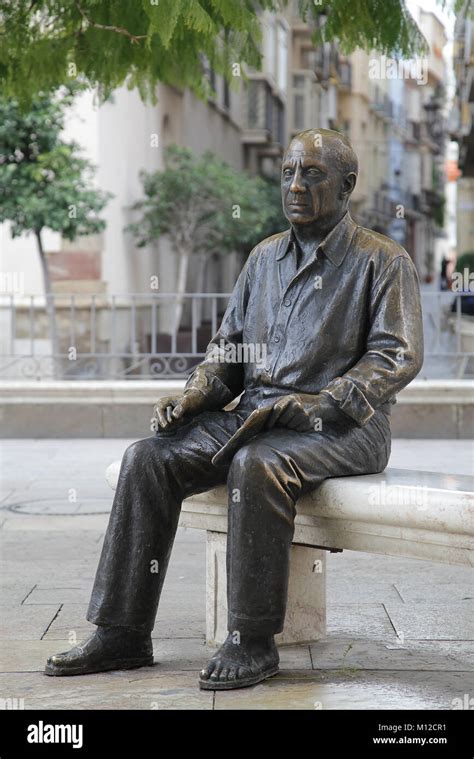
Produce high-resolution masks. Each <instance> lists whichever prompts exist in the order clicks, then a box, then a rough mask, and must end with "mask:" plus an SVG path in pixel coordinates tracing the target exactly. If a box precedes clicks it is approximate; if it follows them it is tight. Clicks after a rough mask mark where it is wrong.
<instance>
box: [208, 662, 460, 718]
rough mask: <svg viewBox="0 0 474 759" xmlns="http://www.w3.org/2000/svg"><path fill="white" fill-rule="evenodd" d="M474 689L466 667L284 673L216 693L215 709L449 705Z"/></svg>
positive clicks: (424, 706)
mask: <svg viewBox="0 0 474 759" xmlns="http://www.w3.org/2000/svg"><path fill="white" fill-rule="evenodd" d="M470 689H472V675H471V674H470V673H463V672H461V673H453V672H418V671H417V672H399V671H393V672H392V671H390V670H387V671H384V672H371V671H368V670H363V671H360V672H355V673H351V674H338V673H336V672H319V673H307V672H301V673H296V672H284V673H280V674H278V675H277V676H276V677H273V678H271V679H270V680H268V681H267V682H266V683H264V684H260V685H257V686H255V687H254V688H249V689H245V691H244V690H240V691H231V692H227V693H222V692H221V693H219V692H216V698H215V705H214V708H215V709H304V710H316V711H319V710H325V709H374V708H377V709H443V710H445V709H451V708H452V702H453V699H455V698H462V697H463V695H464V694H465V693H469V692H470ZM315 719H317V717H316V716H315Z"/></svg>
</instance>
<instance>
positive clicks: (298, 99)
mask: <svg viewBox="0 0 474 759" xmlns="http://www.w3.org/2000/svg"><path fill="white" fill-rule="evenodd" d="M293 126H294V129H304V128H305V123H304V95H300V94H299V93H295V96H294V99H293Z"/></svg>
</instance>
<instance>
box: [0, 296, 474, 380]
mask: <svg viewBox="0 0 474 759" xmlns="http://www.w3.org/2000/svg"><path fill="white" fill-rule="evenodd" d="M468 295H469V293H452V292H430V291H424V292H423V293H422V301H423V323H424V336H425V363H424V367H423V370H422V372H421V374H420V376H426V377H439V378H449V377H464V376H472V369H473V368H474V367H472V366H471V367H470V363H471V365H472V364H473V363H474V361H472V362H470V360H471V359H474V316H468V315H465V314H463V308H462V305H461V303H462V299H463V298H465V297H467V296H468ZM50 297H51V299H52V301H53V302H54V306H55V313H56V326H57V334H58V341H57V345H56V348H55V350H52V341H51V338H50V335H49V324H48V318H47V309H46V299H45V297H44V296H34V295H31V296H19V295H8V296H0V379H12V378H17V379H36V380H40V379H47V378H56V379H120V378H122V379H135V380H137V379H150V378H155V379H160V378H166V379H177V378H183V377H186V376H187V375H188V374H189V373H190V372H191V371H192V369H193V368H194V367H195V366H196V365H197V364H198V363H199V362H200V361H201V360H202V358H203V356H204V354H205V350H206V346H207V344H208V342H209V340H210V339H211V337H212V336H213V335H214V334H215V333H216V331H217V329H218V326H219V323H220V319H221V317H222V314H223V312H224V310H225V307H226V304H227V301H228V298H229V294H227V293H192V294H191V293H188V294H186V295H184V296H183V303H184V308H183V314H184V316H183V320H182V323H183V325H184V326H182V327H181V329H180V330H179V332H176V331H175V330H173V329H172V328H170V324H173V322H174V316H175V309H176V305H177V301H178V297H179V296H177V295H176V294H158V293H151V294H132V295H105V294H95V295H78V294H76V295H62V294H55V295H53V296H50ZM471 297H472V296H471ZM453 303H454V304H455V307H454V311H451V306H452V304H453Z"/></svg>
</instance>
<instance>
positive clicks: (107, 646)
mask: <svg viewBox="0 0 474 759" xmlns="http://www.w3.org/2000/svg"><path fill="white" fill-rule="evenodd" d="M152 664H153V643H152V640H151V635H149V634H148V635H143V634H140V633H137V632H135V631H133V630H128V629H127V628H120V627H116V628H104V627H98V628H97V630H96V631H95V632H94V633H92V635H91V636H90V637H89V638H87V640H85V641H84V642H83V643H80V644H79V645H77V646H74V648H71V650H70V651H65V652H64V653H60V654H55V655H54V656H50V657H49V658H48V660H47V662H46V667H45V670H44V673H45V675H50V676H51V677H64V676H67V675H88V674H91V673H93V672H108V671H110V670H113V669H135V668H137V667H149V666H151V665H152Z"/></svg>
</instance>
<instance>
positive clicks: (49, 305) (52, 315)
mask: <svg viewBox="0 0 474 759" xmlns="http://www.w3.org/2000/svg"><path fill="white" fill-rule="evenodd" d="M35 237H36V242H37V244H38V252H39V257H40V261H41V269H42V272H43V284H44V294H45V299H46V314H47V317H48V328H49V338H50V340H51V354H52V355H53V356H57V355H58V351H59V343H58V330H57V325H56V310H55V307H54V299H53V298H52V287H51V277H50V276H49V269H48V262H47V261H46V256H45V254H44V249H43V241H42V239H41V230H36V231H35ZM54 366H55V365H54V362H53V367H54ZM53 371H54V368H53ZM54 373H56V372H55V371H54Z"/></svg>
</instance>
